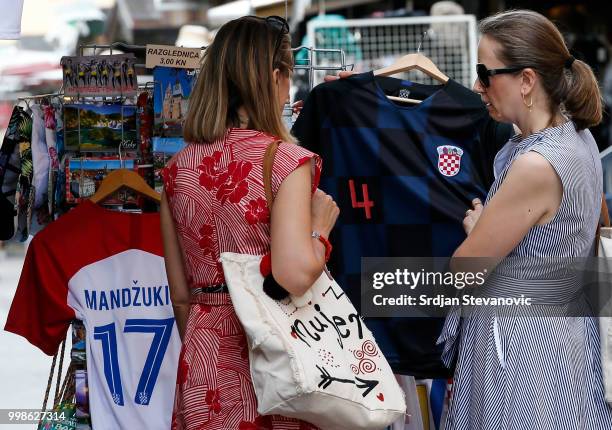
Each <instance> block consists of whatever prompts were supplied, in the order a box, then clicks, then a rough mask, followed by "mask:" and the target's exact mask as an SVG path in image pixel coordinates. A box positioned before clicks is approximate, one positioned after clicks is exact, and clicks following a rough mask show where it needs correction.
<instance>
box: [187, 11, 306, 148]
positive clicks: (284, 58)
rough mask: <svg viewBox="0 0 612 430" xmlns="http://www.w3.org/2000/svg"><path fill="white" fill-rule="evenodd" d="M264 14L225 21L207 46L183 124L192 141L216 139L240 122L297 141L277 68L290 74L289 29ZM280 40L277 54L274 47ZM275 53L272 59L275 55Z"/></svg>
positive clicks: (201, 141) (291, 60)
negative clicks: (241, 113) (285, 113)
mask: <svg viewBox="0 0 612 430" xmlns="http://www.w3.org/2000/svg"><path fill="white" fill-rule="evenodd" d="M280 32H281V29H280V28H278V27H276V26H273V25H271V24H270V23H269V22H267V21H266V20H264V19H262V18H258V17H252V16H245V17H242V18H239V19H235V20H233V21H230V22H228V23H227V24H225V25H223V26H222V27H221V28H220V29H219V32H218V33H217V35H216V36H215V40H214V41H213V43H212V44H211V45H210V46H209V47H208V48H207V49H206V51H205V54H204V58H203V63H202V68H201V69H200V75H199V77H198V81H197V83H196V85H195V88H194V89H193V93H192V95H191V98H190V102H189V112H188V114H187V119H186V121H185V126H184V137H185V140H186V141H188V142H199V143H204V142H213V141H215V140H217V139H220V138H222V137H223V136H224V135H225V133H226V131H227V129H228V128H230V127H238V126H239V124H240V121H239V117H238V108H239V107H241V106H242V107H243V108H244V109H245V110H246V113H247V115H248V118H249V124H248V127H249V128H250V129H254V130H259V131H262V132H265V133H268V134H271V135H273V136H275V137H278V138H279V139H282V140H283V141H285V142H294V140H293V138H292V137H291V135H290V134H289V131H288V130H287V128H286V126H285V124H284V123H283V120H282V117H281V111H280V109H279V106H278V86H277V85H276V83H275V82H274V75H273V72H274V69H279V70H280V72H281V73H283V74H284V75H285V76H289V74H290V71H291V70H292V68H293V55H292V52H291V40H290V37H289V34H284V35H282V39H281V42H280V43H278V40H279V37H281V35H280ZM277 45H278V48H277V52H276V55H274V54H275V53H274V50H275V47H276V46H277ZM273 56H274V57H275V58H272V57H273Z"/></svg>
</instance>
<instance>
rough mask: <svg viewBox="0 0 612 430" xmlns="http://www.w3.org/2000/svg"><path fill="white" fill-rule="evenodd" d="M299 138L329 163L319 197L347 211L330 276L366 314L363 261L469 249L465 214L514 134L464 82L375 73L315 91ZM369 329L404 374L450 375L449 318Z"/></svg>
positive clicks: (335, 235) (381, 323) (374, 324)
mask: <svg viewBox="0 0 612 430" xmlns="http://www.w3.org/2000/svg"><path fill="white" fill-rule="evenodd" d="M386 95H394V96H402V97H409V98H412V99H419V100H423V101H422V103H420V104H418V105H410V104H406V103H401V104H399V103H395V102H393V101H391V100H389V99H388V98H387V97H386ZM293 134H294V135H295V136H296V137H297V139H298V140H299V141H300V143H301V144H302V145H303V146H305V147H306V148H307V149H309V150H311V151H313V152H316V153H318V154H320V155H321V156H322V157H323V174H322V178H321V184H320V188H321V189H322V190H324V191H325V192H327V193H329V194H330V195H332V196H333V198H334V199H335V200H336V202H337V203H338V206H339V207H340V217H339V219H338V222H337V223H336V226H335V228H334V231H333V232H332V236H331V241H332V243H333V245H334V252H333V253H332V260H331V261H330V268H331V270H332V273H333V274H334V277H335V278H336V280H337V281H338V283H339V284H340V285H341V286H342V287H343V288H344V289H345V291H346V292H347V293H348V295H349V297H350V298H351V300H352V301H353V303H354V304H355V305H356V306H357V307H359V305H360V303H359V299H360V271H361V257H387V256H389V257H430V256H449V255H451V254H452V253H453V251H454V250H455V249H456V248H457V247H458V246H459V244H461V242H462V241H463V240H464V239H465V233H464V231H463V227H462V221H463V218H464V216H465V211H466V210H467V209H468V208H469V207H471V201H472V199H474V198H475V197H479V198H480V199H482V200H483V201H484V198H485V196H486V193H487V191H488V189H489V186H490V185H491V184H492V183H493V159H494V157H495V154H496V153H497V151H498V150H499V149H500V148H501V147H502V146H503V145H504V144H505V143H506V141H507V140H508V139H509V138H510V136H511V134H512V126H511V125H507V124H500V123H497V122H495V121H493V120H492V119H491V118H490V116H489V114H488V112H487V110H486V108H485V106H484V104H483V103H482V101H481V100H480V96H479V95H478V94H476V93H474V92H472V91H471V90H469V89H467V88H465V87H463V86H461V85H460V84H459V83H457V82H456V81H453V80H449V81H448V83H446V84H445V85H422V84H417V83H413V82H408V81H403V80H399V79H395V78H388V77H376V78H375V77H374V76H373V74H372V72H368V73H363V74H357V75H353V76H352V77H350V78H347V79H340V80H337V81H334V82H329V83H324V84H321V85H318V86H317V87H315V88H314V89H313V90H312V92H311V93H310V95H309V97H308V99H307V100H306V103H305V105H304V108H303V110H302V112H301V113H300V115H299V117H298V119H297V121H296V123H295V125H294V127H293ZM367 323H368V327H370V329H372V331H373V332H374V334H375V336H376V339H377V341H378V343H379V345H380V347H381V348H382V350H383V352H384V353H385V356H386V357H387V359H388V360H389V363H390V364H391V366H392V367H393V369H394V370H395V371H396V372H398V373H404V374H411V375H415V376H417V377H421V378H432V377H446V376H448V375H449V371H448V369H446V368H445V367H444V365H443V364H442V362H441V361H440V352H441V348H440V347H438V346H436V345H435V342H436V340H437V337H438V334H439V332H440V329H441V326H442V323H443V321H442V320H441V319H423V318H421V319H410V318H385V319H375V318H370V319H368V320H367Z"/></svg>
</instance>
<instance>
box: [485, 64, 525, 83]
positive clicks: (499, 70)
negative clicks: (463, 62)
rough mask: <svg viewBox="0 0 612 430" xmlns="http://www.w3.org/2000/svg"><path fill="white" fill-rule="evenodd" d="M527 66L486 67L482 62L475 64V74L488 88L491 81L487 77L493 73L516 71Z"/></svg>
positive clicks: (500, 73)
mask: <svg viewBox="0 0 612 430" xmlns="http://www.w3.org/2000/svg"><path fill="white" fill-rule="evenodd" d="M527 67H529V66H516V67H504V68H501V69H487V66H485V65H484V64H481V63H478V64H476V74H477V75H478V79H479V80H480V83H481V84H482V85H483V86H484V87H485V88H488V87H489V86H490V85H491V81H490V79H489V77H491V76H495V75H503V74H504V73H516V72H519V71H521V70H523V69H526V68H527Z"/></svg>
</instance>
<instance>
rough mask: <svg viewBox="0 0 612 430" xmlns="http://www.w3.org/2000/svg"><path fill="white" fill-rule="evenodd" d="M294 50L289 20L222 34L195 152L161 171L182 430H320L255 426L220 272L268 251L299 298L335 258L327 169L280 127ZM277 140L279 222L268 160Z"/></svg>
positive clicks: (199, 110) (207, 74) (237, 331)
mask: <svg viewBox="0 0 612 430" xmlns="http://www.w3.org/2000/svg"><path fill="white" fill-rule="evenodd" d="M290 46H291V45H290V41H289V36H288V27H287V25H286V22H285V21H284V20H282V19H280V18H276V17H270V18H266V19H262V18H257V17H243V18H240V19H237V20H234V21H231V22H230V23H228V24H226V25H224V26H223V27H222V28H221V29H220V30H219V32H218V33H217V36H216V37H215V41H214V42H213V44H212V45H211V46H209V47H208V49H207V50H206V56H205V58H204V62H203V65H202V70H201V72H200V75H199V79H198V82H197V84H196V87H195V89H194V91H193V93H192V98H191V100H190V110H189V114H188V117H187V121H186V124H185V139H186V141H187V142H191V143H190V144H189V145H187V147H186V148H185V149H183V150H182V151H181V152H179V153H178V154H177V155H176V156H175V157H174V158H173V159H172V160H171V161H170V162H169V164H168V166H167V167H166V168H165V169H164V171H163V176H164V193H163V195H162V207H161V219H162V235H163V239H164V248H165V254H166V257H165V258H166V270H167V273H168V281H169V284H170V290H171V294H172V301H173V306H174V310H175V317H176V321H177V326H178V329H179V333H180V335H181V339H182V340H183V348H182V351H181V356H180V360H179V369H178V375H177V385H176V397H175V406H174V414H173V419H172V428H173V429H206V430H208V429H214V430H263V429H282V430H284V429H287V430H306V429H308V430H310V429H315V427H314V426H312V425H311V424H308V423H305V422H303V421H299V420H296V419H292V418H286V417H281V416H260V415H258V413H257V399H256V397H255V392H254V389H253V385H252V382H251V378H250V372H249V356H248V345H247V341H246V337H245V334H244V329H243V327H242V326H241V324H240V321H239V320H238V318H237V316H236V313H235V311H234V308H233V306H232V304H231V300H230V296H229V294H228V292H227V287H226V286H225V284H224V277H223V271H222V267H221V264H220V263H219V256H220V254H221V253H222V252H236V253H245V254H253V255H265V254H267V253H269V252H271V268H272V275H273V276H274V279H275V280H276V281H277V282H278V284H279V285H281V286H282V287H283V288H284V289H285V290H287V291H288V292H289V293H291V294H295V295H301V294H303V293H304V292H305V291H306V290H307V289H308V288H309V287H310V285H311V284H312V283H313V282H314V281H315V280H316V278H317V277H318V276H319V275H320V274H321V272H322V271H323V268H324V265H325V252H326V247H325V246H324V244H323V243H322V242H321V241H319V240H316V239H313V238H312V233H313V232H317V233H320V234H321V235H322V236H324V237H327V236H328V235H329V232H330V231H331V229H332V227H333V225H334V223H335V221H336V218H337V216H338V207H337V206H336V204H335V203H334V202H333V200H332V199H331V198H330V197H329V196H327V195H325V194H324V193H323V192H321V191H320V190H317V189H316V188H317V185H318V181H319V176H320V172H321V160H320V159H319V157H318V156H317V155H315V154H313V153H311V152H309V151H307V150H305V149H303V148H301V147H299V146H298V145H296V144H295V143H294V142H293V140H292V138H291V136H290V135H289V134H288V132H287V130H286V128H284V124H283V123H282V119H281V111H282V107H283V105H284V102H285V101H286V100H287V98H288V91H289V81H290V77H291V72H292V54H291V50H290ZM278 140H281V141H282V143H280V145H279V147H278V151H277V153H276V157H275V160H274V165H273V168H272V193H273V195H274V207H273V209H272V213H270V211H269V209H268V207H267V203H266V198H265V192H264V186H263V158H264V153H265V150H266V148H267V147H268V145H269V144H270V143H271V142H274V141H278ZM315 190H316V191H315Z"/></svg>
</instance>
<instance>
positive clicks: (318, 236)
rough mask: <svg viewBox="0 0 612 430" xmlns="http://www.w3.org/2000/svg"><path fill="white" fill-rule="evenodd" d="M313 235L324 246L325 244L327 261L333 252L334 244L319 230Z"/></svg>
mask: <svg viewBox="0 0 612 430" xmlns="http://www.w3.org/2000/svg"><path fill="white" fill-rule="evenodd" d="M311 237H313V238H315V239H317V240H318V241H319V242H321V243H322V244H323V246H325V262H326V263H327V262H328V261H329V256H330V255H331V252H332V244H331V243H329V240H327V239H326V238H325V237H324V236H321V233H319V232H318V231H313V232H312V235H311Z"/></svg>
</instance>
